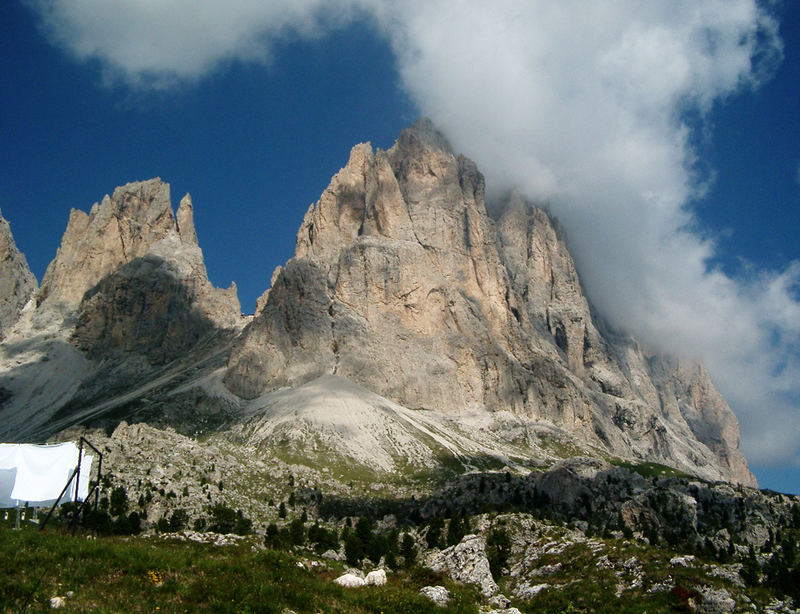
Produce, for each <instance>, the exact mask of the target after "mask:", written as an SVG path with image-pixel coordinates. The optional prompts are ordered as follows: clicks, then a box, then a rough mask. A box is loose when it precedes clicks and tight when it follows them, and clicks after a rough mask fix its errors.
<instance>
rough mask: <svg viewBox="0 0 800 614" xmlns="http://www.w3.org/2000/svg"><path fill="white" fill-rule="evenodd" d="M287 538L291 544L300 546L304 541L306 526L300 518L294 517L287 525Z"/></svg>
mask: <svg viewBox="0 0 800 614" xmlns="http://www.w3.org/2000/svg"><path fill="white" fill-rule="evenodd" d="M289 539H290V540H291V542H292V545H293V546H302V545H303V544H305V543H306V528H305V526H304V525H303V520H302V519H301V518H295V519H294V520H292V522H291V524H290V525H289Z"/></svg>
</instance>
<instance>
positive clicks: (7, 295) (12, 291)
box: [0, 214, 36, 341]
mask: <svg viewBox="0 0 800 614" xmlns="http://www.w3.org/2000/svg"><path fill="white" fill-rule="evenodd" d="M35 292H36V278H35V277H34V276H33V273H31V270H30V269H29V268H28V262H27V261H26V260H25V256H24V255H23V254H22V253H21V252H20V251H19V250H18V249H17V245H16V243H14V237H13V236H12V235H11V226H10V225H9V223H8V222H7V221H6V220H5V218H3V216H2V214H0V341H1V340H2V339H4V338H5V336H6V331H7V330H8V329H9V328H11V327H12V326H13V325H14V324H16V322H17V320H19V316H20V314H21V313H22V309H23V308H24V307H25V305H26V304H27V303H28V301H29V300H30V299H31V297H32V296H33V294H34V293H35Z"/></svg>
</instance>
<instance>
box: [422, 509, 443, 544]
mask: <svg viewBox="0 0 800 614" xmlns="http://www.w3.org/2000/svg"><path fill="white" fill-rule="evenodd" d="M443 528H444V520H442V519H441V518H439V517H438V516H437V517H436V518H434V519H433V520H431V523H430V524H429V525H428V533H427V534H426V535H425V541H426V542H427V544H428V548H438V547H439V546H440V545H441V539H442V529H443Z"/></svg>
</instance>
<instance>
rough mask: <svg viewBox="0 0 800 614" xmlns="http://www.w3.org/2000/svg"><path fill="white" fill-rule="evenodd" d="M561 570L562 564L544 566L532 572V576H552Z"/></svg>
mask: <svg viewBox="0 0 800 614" xmlns="http://www.w3.org/2000/svg"><path fill="white" fill-rule="evenodd" d="M560 569H561V563H556V564H555V565H544V566H542V567H537V568H536V569H534V570H533V571H531V572H530V575H532V576H552V575H553V574H554V573H556V572H558V571H559V570H560Z"/></svg>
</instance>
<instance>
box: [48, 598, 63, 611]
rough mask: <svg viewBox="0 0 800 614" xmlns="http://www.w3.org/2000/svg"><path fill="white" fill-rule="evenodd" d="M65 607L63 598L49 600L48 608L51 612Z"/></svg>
mask: <svg viewBox="0 0 800 614" xmlns="http://www.w3.org/2000/svg"><path fill="white" fill-rule="evenodd" d="M65 605H67V602H66V600H65V599H64V598H63V597H58V596H56V597H51V598H50V608H51V609H53V610H57V609H58V608H63V607H64V606H65Z"/></svg>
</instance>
